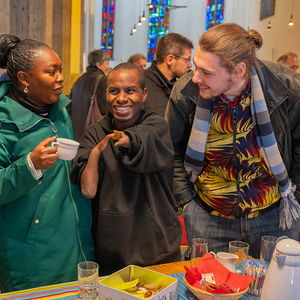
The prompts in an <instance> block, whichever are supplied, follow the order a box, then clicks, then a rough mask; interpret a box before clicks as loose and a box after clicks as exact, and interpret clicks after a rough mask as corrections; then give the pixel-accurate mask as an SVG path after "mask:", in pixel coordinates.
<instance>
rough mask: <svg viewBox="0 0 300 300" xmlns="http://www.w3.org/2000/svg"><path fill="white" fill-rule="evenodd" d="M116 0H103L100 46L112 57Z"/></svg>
mask: <svg viewBox="0 0 300 300" xmlns="http://www.w3.org/2000/svg"><path fill="white" fill-rule="evenodd" d="M115 3H116V0H103V10H102V35H101V45H100V48H101V49H102V50H104V51H107V52H108V54H109V55H110V57H111V59H113V46H114V31H115Z"/></svg>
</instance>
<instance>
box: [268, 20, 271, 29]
mask: <svg viewBox="0 0 300 300" xmlns="http://www.w3.org/2000/svg"><path fill="white" fill-rule="evenodd" d="M267 29H272V26H271V21H269V24H268V26H267Z"/></svg>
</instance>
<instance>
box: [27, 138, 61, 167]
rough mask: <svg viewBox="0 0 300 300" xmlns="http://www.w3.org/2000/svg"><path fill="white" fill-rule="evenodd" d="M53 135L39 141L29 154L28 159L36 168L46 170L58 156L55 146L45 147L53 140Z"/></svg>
mask: <svg viewBox="0 0 300 300" xmlns="http://www.w3.org/2000/svg"><path fill="white" fill-rule="evenodd" d="M55 139H56V137H55V136H53V137H51V138H47V139H45V140H43V141H42V142H40V143H39V144H38V145H37V146H36V147H35V149H34V150H33V151H32V152H31V153H30V154H29V156H30V159H31V161H32V163H33V165H34V168H35V169H36V170H48V169H49V168H51V167H52V166H53V165H54V164H55V163H56V160H57V158H58V154H57V153H56V152H57V148H56V147H52V146H50V147H47V146H48V145H49V144H51V143H52V142H54V141H55Z"/></svg>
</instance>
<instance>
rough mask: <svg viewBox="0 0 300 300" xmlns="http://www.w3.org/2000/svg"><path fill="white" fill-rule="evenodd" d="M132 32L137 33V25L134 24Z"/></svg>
mask: <svg viewBox="0 0 300 300" xmlns="http://www.w3.org/2000/svg"><path fill="white" fill-rule="evenodd" d="M132 32H136V27H135V24H134V26H133V28H132Z"/></svg>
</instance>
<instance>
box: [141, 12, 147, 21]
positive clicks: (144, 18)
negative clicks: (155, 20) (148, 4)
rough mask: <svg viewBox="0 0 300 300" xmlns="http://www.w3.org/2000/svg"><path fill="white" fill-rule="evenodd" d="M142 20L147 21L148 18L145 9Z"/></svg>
mask: <svg viewBox="0 0 300 300" xmlns="http://www.w3.org/2000/svg"><path fill="white" fill-rule="evenodd" d="M141 19H142V21H146V20H147V18H146V16H145V11H144V10H143V16H142V18H141Z"/></svg>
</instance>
